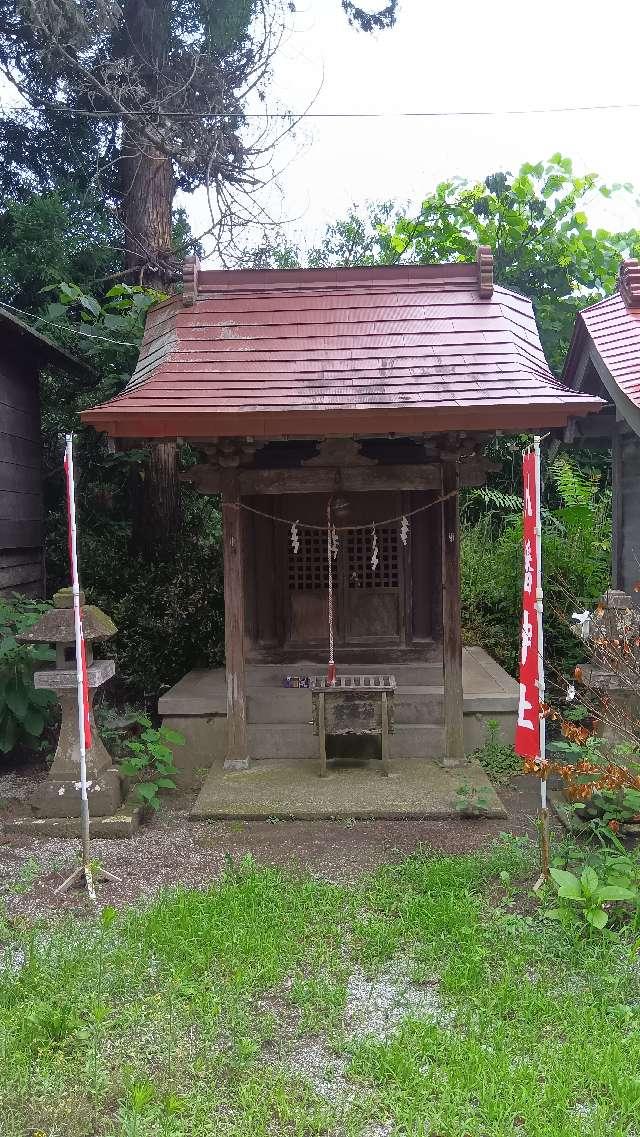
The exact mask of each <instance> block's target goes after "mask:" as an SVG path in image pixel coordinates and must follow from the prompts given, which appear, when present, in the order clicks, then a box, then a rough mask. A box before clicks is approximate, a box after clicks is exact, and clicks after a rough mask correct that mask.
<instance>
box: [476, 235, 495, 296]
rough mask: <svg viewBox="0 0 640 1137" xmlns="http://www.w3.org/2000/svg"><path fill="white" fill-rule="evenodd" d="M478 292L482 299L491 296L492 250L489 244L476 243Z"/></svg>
mask: <svg viewBox="0 0 640 1137" xmlns="http://www.w3.org/2000/svg"><path fill="white" fill-rule="evenodd" d="M476 264H477V266H478V292H479V294H480V296H482V297H483V299H487V300H488V299H489V297H491V296H493V250H492V248H491V246H490V245H478V249H477V252H476Z"/></svg>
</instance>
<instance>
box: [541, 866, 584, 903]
mask: <svg viewBox="0 0 640 1137" xmlns="http://www.w3.org/2000/svg"><path fill="white" fill-rule="evenodd" d="M549 872H550V875H551V878H552V880H554V881H555V883H556V884H557V886H558V894H559V895H560V896H564V897H565V898H566V899H568V900H582V889H581V887H580V881H579V880H578V878H577V876H575V875H574V874H573V873H572V872H567V871H566V869H557V868H551V869H549Z"/></svg>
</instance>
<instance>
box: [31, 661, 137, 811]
mask: <svg viewBox="0 0 640 1137" xmlns="http://www.w3.org/2000/svg"><path fill="white" fill-rule="evenodd" d="M114 671H115V665H114V662H113V660H112V659H99V660H96V661H95V662H93V663H91V664H90V665H89V667H88V668H87V678H88V681H89V722H90V724H91V740H92V742H91V749H90V750H87V792H88V797H89V809H90V812H91V814H92V816H94V817H107V816H111V815H112V814H114V813H116V812H117V810H118V809H119V808H120V804H121V802H122V785H121V781H120V774H119V771H118V769H117V767H116V766H114V763H113V758H112V757H111V755H110V754H109V753H108V751H107V750H106V749H105V747H104V744H103V742H102V739H101V738H100V735H99V734H98V730H97V727H96V724H95V721H94V717H93V697H94V693H95V691H96V689H97V688H98V687H101V686H102V684H103V683H106V682H107V680H108V679H110V678H111V676H112V675H113V673H114ZM33 679H34V685H35V686H36V687H41V688H45V689H46V690H49V691H55V693H56V695H57V697H58V699H59V702H60V706H61V708H62V722H61V725H60V737H59V739H58V747H57V749H56V753H55V757H54V759H53V765H52V766H51V769H50V771H49V775H48V777H47V780H46V782H44V783H43V784H42V785H41V786H39V787H38V789H37V790H36V791H35V793H34V794H33V795H32V797H31V798H30V801H29V804H30V805H31V807H32V808H33V809H35V810H36V811H37V812H38V813H39V814H40V815H41V816H43V817H78V816H79V815H80V781H79V778H80V744H79V741H78V687H77V677H76V672H75V669H74V670H73V671H71V670H67V669H65V670H50V671H36V673H35V675H34V677H33Z"/></svg>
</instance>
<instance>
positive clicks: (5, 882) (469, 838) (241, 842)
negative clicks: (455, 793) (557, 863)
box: [0, 767, 538, 920]
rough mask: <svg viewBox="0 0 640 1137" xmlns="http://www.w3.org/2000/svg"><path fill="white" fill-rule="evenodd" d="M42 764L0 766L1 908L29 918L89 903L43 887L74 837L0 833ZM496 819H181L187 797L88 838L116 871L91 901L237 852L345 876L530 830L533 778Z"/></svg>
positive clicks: (55, 880)
mask: <svg viewBox="0 0 640 1137" xmlns="http://www.w3.org/2000/svg"><path fill="white" fill-rule="evenodd" d="M43 776H44V775H43V772H42V771H38V770H33V769H32V768H31V769H24V770H23V769H20V768H15V769H7V768H6V767H5V771H4V772H3V773H2V774H0V903H1V904H2V905H4V908H5V910H6V913H7V915H8V916H9V917H22V918H26V919H27V920H34V919H37V918H39V917H42V916H47V915H51V914H53V913H54V912H55V911H77V912H81V911H85V912H87V911H89V907H88V901H87V899H86V895H85V893H84V892H83V891H82V890H77V891H75V890H74V891H72V892H70V893H68V894H67V895H66V896H64V897H62V898H58V897H56V896H54V894H53V890H54V888H55V887H56V885H57V884H59V883H60V882H61V880H62V879H63V877H64V875H65V874H66V873H68V871H69V870H70V868H71V867H73V866H74V864H75V863H76V862H77V856H78V851H79V843H78V842H77V841H73V840H63V839H61V838H39V837H32V836H27V835H24V836H23V835H20V834H17V833H14V832H11V833H10V832H7V831H5V832H2V819H3V818H5V819H10V818H14V817H16V816H20V815H21V814H24V813H25V812H27V811H28V806H27V804H26V802H27V798H28V797H29V795H30V794H31V793H32V792H33V789H34V788H35V785H36V784H37V782H38V780H39V779H40V778H41V777H43ZM499 793H500V797H501V798H502V800H503V802H504V804H505V806H506V808H507V811H508V814H509V817H508V819H507V820H506V821H487V820H466V819H463V818H457V817H456V818H453V819H451V820H448V821H420V820H415V819H414V820H410V821H402V820H393V821H349V820H347V821H344V820H342V821H282V822H279V821H226V822H223V821H216V822H214V821H199V822H194V821H190V820H189V816H188V814H189V808H190V806H191V802H192V800H193V796H195V795H189V796H188V797H184V796H183V797H182V798H179V799H174V800H172V801H171V804H170V805H169V804H166V805H165V806H164V807H163V808H162V809H161V810H160V811H159V813H158V814H157V815H156V816H155V817H153V818H152V820H151V821H150V823H149V824H147V825H145V826H144V827H143V828H142V829H141V830H139V832H138V833H137V834H136V835H135V836H134V837H131V838H128V839H126V840H104V839H103V840H94V841H93V843H92V850H93V855H94V857H95V858H96V860H98V861H100V862H101V863H102V864H104V866H105V868H108V869H109V870H110V871H111V872H114V873H116V874H117V875H118V876H119V877H120V878H121V883H119V884H104V885H101V886H100V892H99V900H100V903H101V904H103V905H106V904H113V905H115V906H116V907H119V906H122V905H126V904H130V903H133V902H134V901H136V900H138V899H139V898H141V897H147V896H153V895H154V894H155V893H157V892H158V891H159V890H161V889H162V888H165V887H168V886H171V885H175V884H185V885H187V886H191V887H195V888H201V887H206V886H207V884H208V883H209V882H211V881H213V880H215V879H216V877H217V876H218V875H219V874H220V872H222V871H223V870H224V868H225V865H226V864H227V862H228V858H229V857H232V858H234V859H238V858H242V857H243V856H246V855H247V854H251V856H252V857H253V858H254V859H255V860H256V861H258V862H259V863H262V864H269V865H281V866H290V867H297V866H304V867H306V868H307V869H309V870H310V871H311V872H312V873H314V875H316V876H317V877H319V878H320V879H323V880H328V881H335V882H338V883H343V882H344V883H346V882H349V881H352V880H354V879H355V878H356V877H358V876H360V875H361V874H362V873H365V872H367V871H370V870H372V869H374V868H376V867H377V866H378V865H381V864H385V863H389V862H393V861H399V860H402V859H403V858H404V857H406V856H408V855H409V854H410V853H413V852H415V850H416V849H417V848H418V847H419V846H424V847H427V848H430V849H432V850H434V851H438V852H445V853H462V852H471V851H473V850H476V849H481V848H484V847H486V845H487V843H488V842H489V841H490V840H491V839H492V838H494V837H496V836H497V835H498V834H499V833H501V832H511V833H515V834H524V833H527V834H529V835H530V836H532V837H534V836H535V828H534V824H533V821H532V819H533V817H535V813H536V809H537V801H538V785H537V782H536V781H534V779H529V778H515V779H514V781H513V783H512V784H511V785H510V786H509V787H508V788H504V787H503V788H501V789H500V790H499Z"/></svg>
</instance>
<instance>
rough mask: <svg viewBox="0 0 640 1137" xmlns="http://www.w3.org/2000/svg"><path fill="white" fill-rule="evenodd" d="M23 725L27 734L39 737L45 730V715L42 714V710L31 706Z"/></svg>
mask: <svg viewBox="0 0 640 1137" xmlns="http://www.w3.org/2000/svg"><path fill="white" fill-rule="evenodd" d="M22 726H23V727H24V729H25V730H26V732H27V734H31V735H33V736H34V738H39V737H40V735H41V734H42V731H43V730H44V716H43V715H42V714H40V711H38V710H36V709H35V707H29V710H28V711H27V713H26V715H25V717H24V719H23V720H22Z"/></svg>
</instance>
